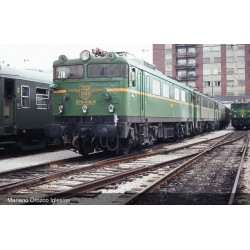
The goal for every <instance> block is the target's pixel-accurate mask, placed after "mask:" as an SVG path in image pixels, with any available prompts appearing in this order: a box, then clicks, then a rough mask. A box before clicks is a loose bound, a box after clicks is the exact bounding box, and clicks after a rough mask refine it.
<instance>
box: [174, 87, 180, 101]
mask: <svg viewBox="0 0 250 250" xmlns="http://www.w3.org/2000/svg"><path fill="white" fill-rule="evenodd" d="M174 99H175V100H180V90H179V89H177V88H175V89H174Z"/></svg>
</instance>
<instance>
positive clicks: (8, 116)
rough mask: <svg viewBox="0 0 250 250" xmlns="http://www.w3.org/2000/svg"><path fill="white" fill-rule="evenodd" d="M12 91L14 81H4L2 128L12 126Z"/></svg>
mask: <svg viewBox="0 0 250 250" xmlns="http://www.w3.org/2000/svg"><path fill="white" fill-rule="evenodd" d="M14 89H15V80H13V79H5V80H4V126H5V127H11V126H14V113H15V112H14V107H15V105H14Z"/></svg>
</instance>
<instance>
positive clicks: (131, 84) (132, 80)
mask: <svg viewBox="0 0 250 250" xmlns="http://www.w3.org/2000/svg"><path fill="white" fill-rule="evenodd" d="M135 78H136V77H135V68H131V69H130V80H129V87H135V85H136V83H135V80H136V79H135Z"/></svg>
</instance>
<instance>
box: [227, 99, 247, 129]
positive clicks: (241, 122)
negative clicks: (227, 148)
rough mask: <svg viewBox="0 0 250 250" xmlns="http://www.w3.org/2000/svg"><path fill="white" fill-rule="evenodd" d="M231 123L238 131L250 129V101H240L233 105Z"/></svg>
mask: <svg viewBox="0 0 250 250" xmlns="http://www.w3.org/2000/svg"><path fill="white" fill-rule="evenodd" d="M231 122H232V126H233V127H234V128H235V129H237V130H242V129H250V101H247V100H245V99H240V100H238V101H236V102H234V103H232V104H231Z"/></svg>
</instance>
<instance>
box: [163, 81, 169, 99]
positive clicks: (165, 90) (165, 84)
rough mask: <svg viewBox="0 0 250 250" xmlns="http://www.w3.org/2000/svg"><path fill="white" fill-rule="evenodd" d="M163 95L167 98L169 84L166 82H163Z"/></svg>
mask: <svg viewBox="0 0 250 250" xmlns="http://www.w3.org/2000/svg"><path fill="white" fill-rule="evenodd" d="M162 91H163V97H167V98H169V85H168V84H167V83H163V89H162Z"/></svg>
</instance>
